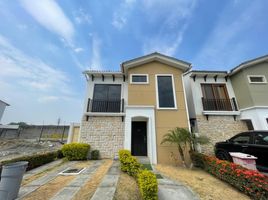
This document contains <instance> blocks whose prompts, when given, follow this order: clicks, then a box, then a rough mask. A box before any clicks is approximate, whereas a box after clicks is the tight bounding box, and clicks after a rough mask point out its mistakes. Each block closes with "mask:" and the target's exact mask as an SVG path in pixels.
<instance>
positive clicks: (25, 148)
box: [0, 138, 62, 161]
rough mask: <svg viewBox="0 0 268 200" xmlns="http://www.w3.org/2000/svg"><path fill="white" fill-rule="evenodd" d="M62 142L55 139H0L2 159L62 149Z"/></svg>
mask: <svg viewBox="0 0 268 200" xmlns="http://www.w3.org/2000/svg"><path fill="white" fill-rule="evenodd" d="M61 146H62V144H61V143H59V142H57V141H55V142H52V141H42V142H38V141H34V140H22V139H16V138H14V139H6V138H1V139H0V161H3V160H9V159H12V158H17V157H21V156H28V155H33V154H36V153H42V152H50V151H55V150H58V149H60V148H61Z"/></svg>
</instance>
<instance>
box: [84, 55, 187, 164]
mask: <svg viewBox="0 0 268 200" xmlns="http://www.w3.org/2000/svg"><path fill="white" fill-rule="evenodd" d="M190 67H191V64H190V63H188V62H185V61H182V60H178V59H175V58H172V57H168V56H165V55H162V54H159V53H152V54H149V55H146V56H142V57H139V58H135V59H132V60H129V61H126V62H123V63H122V64H121V71H118V72H105V71H85V72H84V74H85V76H86V80H87V90H86V99H85V106H84V113H83V119H82V122H81V130H80V142H87V143H89V144H90V145H91V148H92V149H98V150H100V153H101V156H102V157H106V158H107V157H109V158H113V157H115V156H116V155H117V153H118V150H120V149H129V150H130V151H131V153H132V154H133V155H135V156H148V158H149V159H150V162H151V163H154V164H156V163H172V162H173V160H172V158H170V156H169V155H170V152H174V153H175V156H177V155H178V154H177V148H176V146H174V145H169V144H161V141H162V138H163V136H164V135H165V134H166V133H167V132H168V131H169V130H171V129H173V128H175V127H184V128H187V129H188V128H189V120H188V119H189V117H188V111H187V103H186V96H185V91H184V82H183V76H182V75H183V73H184V72H186V71H187V70H189V69H190Z"/></svg>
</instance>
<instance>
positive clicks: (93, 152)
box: [91, 150, 100, 160]
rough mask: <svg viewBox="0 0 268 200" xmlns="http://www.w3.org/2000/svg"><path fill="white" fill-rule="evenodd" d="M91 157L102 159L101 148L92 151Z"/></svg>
mask: <svg viewBox="0 0 268 200" xmlns="http://www.w3.org/2000/svg"><path fill="white" fill-rule="evenodd" d="M91 159H92V160H99V159H100V151H99V150H93V151H91Z"/></svg>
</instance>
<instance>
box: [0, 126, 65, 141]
mask: <svg viewBox="0 0 268 200" xmlns="http://www.w3.org/2000/svg"><path fill="white" fill-rule="evenodd" d="M68 132H69V126H57V125H55V126H54V125H44V126H42V125H40V126H39V125H38V126H35V125H30V126H28V127H25V128H22V129H20V130H18V131H17V130H1V129H0V138H19V139H39V137H40V135H41V138H42V139H61V138H62V135H63V137H64V140H67V137H68Z"/></svg>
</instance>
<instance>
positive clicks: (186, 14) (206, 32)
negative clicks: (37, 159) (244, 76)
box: [0, 0, 268, 124]
mask: <svg viewBox="0 0 268 200" xmlns="http://www.w3.org/2000/svg"><path fill="white" fill-rule="evenodd" d="M267 8H268V1H265V0H256V1H252V0H224V1H215V0H192V1H191V0H168V1H167V0H102V1H100V0H87V1H85V0H73V1H71V0H38V1H36V0H14V1H9V0H0V99H1V100H3V101H6V102H7V103H9V104H10V106H9V107H7V109H6V111H5V113H4V116H3V118H2V121H1V123H3V124H6V123H9V122H18V121H24V122H27V123H29V124H43V123H44V124H56V123H57V120H58V118H60V119H61V124H69V123H70V122H80V121H81V118H82V109H83V101H84V98H85V97H84V95H85V85H86V81H85V77H84V76H83V75H82V72H83V71H84V70H87V69H94V70H119V69H120V63H122V62H123V61H126V60H129V59H133V58H135V57H139V56H142V55H145V54H149V53H152V52H155V51H157V52H160V53H163V54H166V55H169V56H173V57H176V58H178V59H181V60H184V61H187V62H190V63H192V66H193V69H202V70H230V69H232V68H233V67H235V66H237V65H238V64H240V63H241V62H244V61H246V60H249V59H253V58H256V57H259V56H262V55H266V54H268V37H267V35H268V20H267V19H268V12H267Z"/></svg>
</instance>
